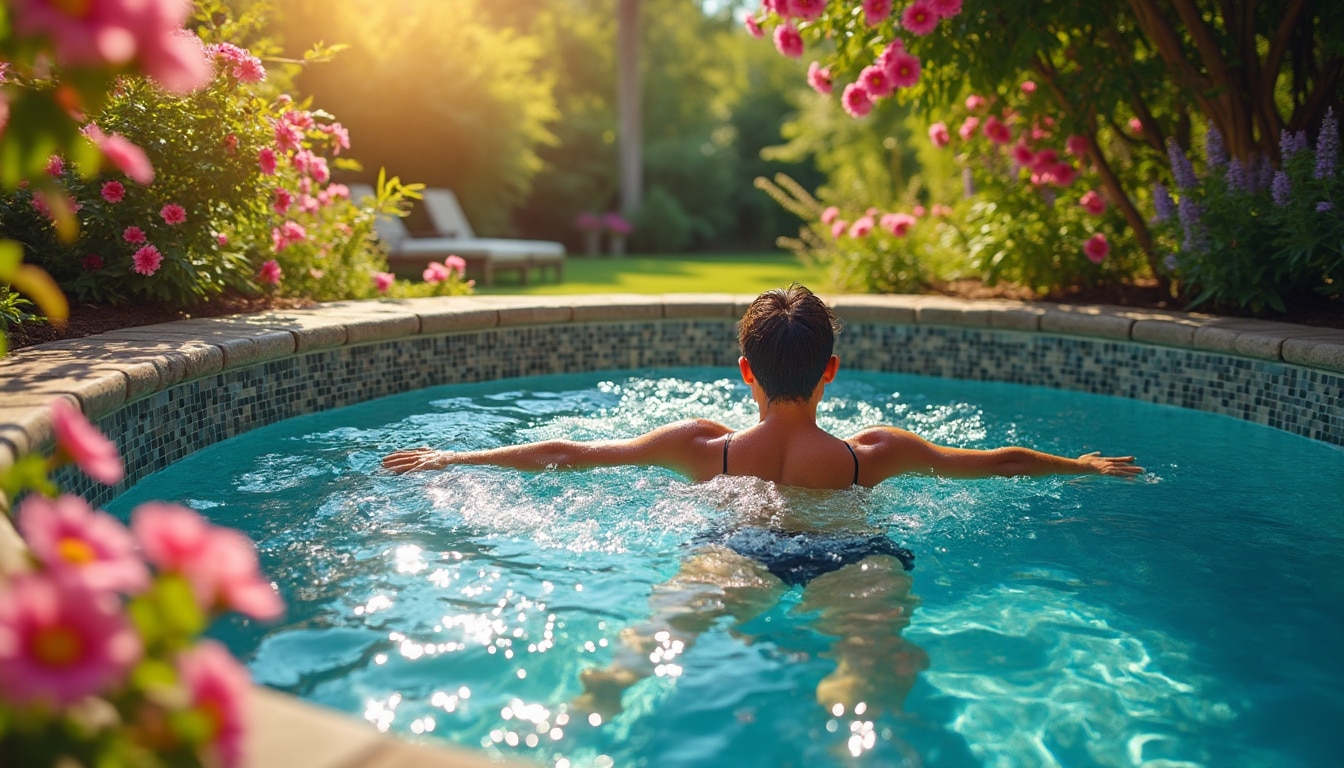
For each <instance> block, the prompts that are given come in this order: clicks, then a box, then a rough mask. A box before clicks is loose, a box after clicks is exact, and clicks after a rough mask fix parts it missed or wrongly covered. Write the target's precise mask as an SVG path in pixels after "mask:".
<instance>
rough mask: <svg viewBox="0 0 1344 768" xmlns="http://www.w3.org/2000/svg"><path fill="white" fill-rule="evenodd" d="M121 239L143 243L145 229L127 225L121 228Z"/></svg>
mask: <svg viewBox="0 0 1344 768" xmlns="http://www.w3.org/2000/svg"><path fill="white" fill-rule="evenodd" d="M121 239H122V240H125V241H126V242H128V243H132V244H134V243H143V242H145V231H144V230H143V229H141V228H139V227H127V228H126V229H124V230H122V233H121Z"/></svg>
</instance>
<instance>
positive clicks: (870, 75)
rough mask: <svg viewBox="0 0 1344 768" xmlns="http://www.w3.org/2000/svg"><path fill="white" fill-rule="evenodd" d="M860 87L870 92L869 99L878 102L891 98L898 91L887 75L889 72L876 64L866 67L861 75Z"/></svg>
mask: <svg viewBox="0 0 1344 768" xmlns="http://www.w3.org/2000/svg"><path fill="white" fill-rule="evenodd" d="M859 85H860V86H861V87H862V88H863V89H864V90H865V91H867V92H868V98H870V99H873V100H877V99H881V98H884V97H886V96H890V95H891V92H892V91H894V90H896V84H895V83H893V82H892V81H891V77H889V76H888V75H887V70H886V69H884V68H883V67H879V66H878V65H876V64H873V65H870V66H867V67H864V69H863V71H862V72H860V73H859Z"/></svg>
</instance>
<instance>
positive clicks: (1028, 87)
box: [1022, 80, 1036, 95]
mask: <svg viewBox="0 0 1344 768" xmlns="http://www.w3.org/2000/svg"><path fill="white" fill-rule="evenodd" d="M1022 92H1023V93H1025V94H1028V95H1030V94H1033V93H1035V92H1036V82H1035V81H1034V80H1024V81H1022Z"/></svg>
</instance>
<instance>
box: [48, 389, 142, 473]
mask: <svg viewBox="0 0 1344 768" xmlns="http://www.w3.org/2000/svg"><path fill="white" fill-rule="evenodd" d="M48 407H49V408H50V410H51V429H52V432H54V433H55V434H56V452H57V455H58V456H60V457H61V458H63V459H67V460H69V461H73V462H74V463H75V465H76V466H78V467H79V468H80V469H81V470H83V472H84V474H86V475H88V476H89V477H91V478H93V479H94V480H97V481H98V482H100V483H102V484H103V485H116V484H117V483H119V482H121V478H122V477H123V476H124V475H125V474H126V468H125V465H123V464H122V463H121V457H120V456H118V455H117V446H116V445H113V443H112V441H111V440H108V439H107V438H106V437H104V436H103V433H101V432H99V431H98V428H97V427H95V426H93V424H91V423H89V420H88V419H86V418H85V417H84V414H83V413H81V412H80V411H79V410H78V409H77V408H75V406H73V405H71V404H70V402H69V401H67V400H65V399H63V398H57V399H55V400H53V401H51V405H50V406H48Z"/></svg>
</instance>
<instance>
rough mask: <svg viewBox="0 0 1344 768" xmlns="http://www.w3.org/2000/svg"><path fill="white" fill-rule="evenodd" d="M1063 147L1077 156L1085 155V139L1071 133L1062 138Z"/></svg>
mask: <svg viewBox="0 0 1344 768" xmlns="http://www.w3.org/2000/svg"><path fill="white" fill-rule="evenodd" d="M1064 149H1065V150H1067V151H1068V153H1069V154H1070V155H1073V156H1074V157H1077V158H1083V157H1087V139H1085V138H1083V137H1082V136H1078V135H1076V134H1075V135H1073V136H1070V137H1069V138H1067V139H1065V140H1064Z"/></svg>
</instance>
